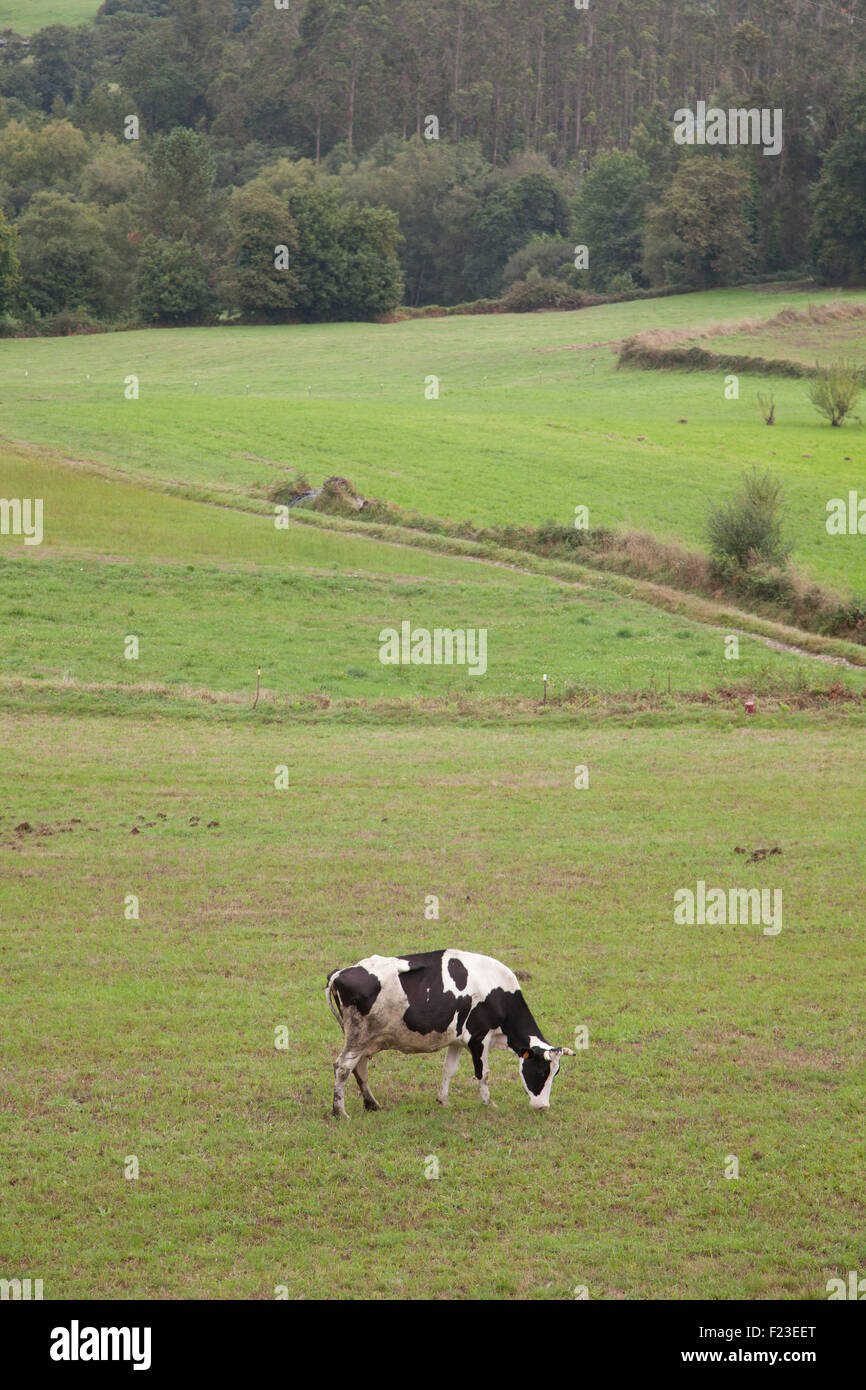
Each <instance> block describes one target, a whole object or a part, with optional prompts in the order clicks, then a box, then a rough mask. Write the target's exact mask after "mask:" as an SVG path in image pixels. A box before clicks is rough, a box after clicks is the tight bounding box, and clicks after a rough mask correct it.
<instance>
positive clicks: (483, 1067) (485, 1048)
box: [469, 1034, 490, 1105]
mask: <svg viewBox="0 0 866 1390" xmlns="http://www.w3.org/2000/svg"><path fill="white" fill-rule="evenodd" d="M489 1050H490V1035H489V1034H488V1035H487V1036H486V1037H484V1038H473V1039H472V1041H471V1043H470V1044H469V1051H470V1052H471V1053H472V1061H473V1062H474V1064H475V1075H476V1077H477V1079H478V1094H479V1096H480V1097H481V1104H482V1105H489V1104H490V1092H489V1090H488V1089H487V1082H488V1079H489V1077H490V1068H489V1066H488V1065H487V1054H488V1052H489Z"/></svg>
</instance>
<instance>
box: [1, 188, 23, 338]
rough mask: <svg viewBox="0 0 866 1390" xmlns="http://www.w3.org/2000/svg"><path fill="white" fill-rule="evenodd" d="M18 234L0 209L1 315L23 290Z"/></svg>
mask: <svg viewBox="0 0 866 1390" xmlns="http://www.w3.org/2000/svg"><path fill="white" fill-rule="evenodd" d="M17 242H18V234H17V232H16V230H15V228H14V227H10V225H9V223H8V222H7V221H6V218H5V217H4V215H3V212H2V209H0V314H5V313H6V312H7V311H8V310H9V309H11V308H12V306H13V305H14V304H15V303H16V301H17V298H18V291H19V289H20V288H21V268H20V266H19V264H18V252H17Z"/></svg>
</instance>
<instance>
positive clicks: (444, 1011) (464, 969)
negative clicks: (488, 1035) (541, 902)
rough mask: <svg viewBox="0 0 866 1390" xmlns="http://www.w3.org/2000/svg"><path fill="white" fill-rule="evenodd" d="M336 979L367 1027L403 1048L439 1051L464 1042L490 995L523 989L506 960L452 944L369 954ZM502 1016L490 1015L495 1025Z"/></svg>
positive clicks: (343, 997) (383, 1040) (345, 999)
mask: <svg viewBox="0 0 866 1390" xmlns="http://www.w3.org/2000/svg"><path fill="white" fill-rule="evenodd" d="M344 981H345V985H344ZM336 983H337V988H338V992H339V995H340V998H341V1000H342V1001H343V1003H344V1005H345V1004H352V1005H353V1006H354V1007H356V1008H357V1009H358V1012H359V1013H360V1014H361V1015H362V1016H363V1018H364V1021H365V1024H366V1028H365V1031H368V1032H369V1034H370V1035H371V1036H372V1035H374V1034H375V1035H376V1036H377V1037H378V1038H379V1040H380V1042H381V1044H382V1045H384V1046H390V1047H396V1048H397V1049H398V1050H400V1051H404V1052H436V1051H438V1050H439V1049H440V1048H442V1047H447V1046H448V1044H449V1043H452V1042H465V1041H466V1040H467V1034H466V1031H465V1026H466V1022H467V1019H469V1018H470V1015H471V1014H472V1012H473V1010H477V1009H481V1011H482V1012H484V1011H485V1010H486V1008H487V1007H488V1006H489V1005H490V1003H491V1002H492V1001H491V996H492V997H493V1000H495V999H497V998H501V997H502V996H503V995H511V994H513V993H514V992H518V993H519V990H520V985H519V983H518V980H517V977H516V975H515V974H514V973H513V971H511V970H509V969H508V967H507V966H505V965H503V964H502V962H501V961H498V960H495V959H494V958H493V957H492V956H483V955H479V954H477V953H475V952H472V951H458V950H453V949H447V950H444V951H423V952H417V953H415V952H412V953H409V954H407V955H404V956H378V955H374V956H366V957H364V959H363V960H360V961H358V963H357V964H356V965H354V966H351V967H349V968H348V969H347V970H343V971H340V972H339V976H338V977H337V981H336ZM498 1021H499V1020H498V1018H496V1019H494V1018H492V1017H491V1019H490V1023H491V1024H492V1026H494V1027H495V1026H497V1025H498Z"/></svg>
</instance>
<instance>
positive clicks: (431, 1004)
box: [325, 951, 574, 1119]
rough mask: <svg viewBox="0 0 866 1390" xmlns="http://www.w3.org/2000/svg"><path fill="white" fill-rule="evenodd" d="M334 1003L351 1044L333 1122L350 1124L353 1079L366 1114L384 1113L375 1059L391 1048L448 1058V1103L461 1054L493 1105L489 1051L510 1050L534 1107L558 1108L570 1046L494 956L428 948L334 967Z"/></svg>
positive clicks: (338, 1069) (443, 1100)
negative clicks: (373, 1079) (551, 1034)
mask: <svg viewBox="0 0 866 1390" xmlns="http://www.w3.org/2000/svg"><path fill="white" fill-rule="evenodd" d="M325 992H326V997H327V1000H328V1004H329V1006H330V1009H331V1012H332V1013H333V1015H334V1017H335V1018H336V1020H337V1022H338V1023H339V1025H340V1027H341V1028H342V1030H343V1034H344V1037H345V1043H344V1046H343V1050H342V1052H341V1053H340V1055H339V1057H338V1058H337V1060H336V1062H335V1063H334V1110H333V1113H334V1116H335V1117H339V1118H342V1119H346V1118H347V1115H346V1104H345V1098H346V1082H347V1080H348V1079H349V1075H350V1073H354V1077H355V1080H356V1081H357V1083H358V1086H359V1087H360V1090H361V1095H362V1097H363V1100H364V1109H365V1110H380V1109H381V1106H380V1105H379V1102H378V1101H377V1100H376V1099H375V1097H374V1095H373V1092H372V1091H371V1090H370V1087H369V1085H368V1084H367V1066H368V1062H369V1059H370V1058H371V1057H372V1056H373V1055H374V1054H375V1053H377V1052H382V1051H383V1050H384V1049H386V1048H396V1049H397V1051H398V1052H439V1051H441V1049H442V1048H443V1047H445V1048H447V1049H448V1051H447V1052H446V1054H445V1069H444V1072H443V1074H442V1085H441V1086H440V1088H439V1094H438V1097H437V1099H438V1100H439V1102H440V1104H442V1105H447V1104H448V1087H449V1085H450V1083H451V1078H452V1077H453V1075H454V1073H455V1072H456V1070H457V1064H458V1062H459V1060H460V1051H461V1048H464V1047H468V1048H469V1051H470V1053H471V1056H472V1061H473V1063H474V1065H475V1075H476V1077H477V1079H478V1093H479V1095H480V1097H481V1101H482V1104H484V1105H487V1104H488V1103H489V1101H490V1091H489V1090H488V1087H487V1081H488V1078H489V1075H490V1073H489V1068H488V1064H487V1057H488V1053H489V1051H490V1049H491V1047H493V1048H503V1049H505V1048H510V1050H511V1051H512V1052H513V1053H515V1055H516V1056H517V1057H519V1058H520V1068H519V1070H520V1079H521V1081H522V1082H523V1085H524V1088H525V1090H526V1093H527V1095H528V1096H529V1104H530V1105H531V1106H532V1109H533V1110H547V1109H549V1107H550V1088H551V1085H552V1082H553V1078H554V1077H555V1076H556V1073H557V1072H558V1071H559V1064H560V1060H561V1059H562V1058H563V1057H573V1056H574V1053H573V1051H572V1050H571V1048H570V1047H551V1045H550V1043H547V1042H545V1041H544V1038H543V1036H542V1032H541V1029H540V1028H539V1026H538V1024H537V1023H536V1022H535V1019H534V1018H533V1017H532V1014H531V1013H530V1011H529V1008H528V1007H527V1004H526V1000H525V999H524V997H523V994H522V992H521V989H520V985H519V983H518V980H517V976H516V975H515V974H514V972H513V971H512V970H509V969H508V966H507V965H503V964H502V963H501V961H498V960H494V959H493V957H492V956H479V955H475V954H474V953H473V952H472V951H424V952H422V953H421V954H419V955H408V956H366V957H365V958H364V959H363V960H359V961H358V963H357V965H350V966H348V967H347V968H346V969H344V970H333V971H332V972H331V974H330V975H329V976H328V983H327V987H326V991H325Z"/></svg>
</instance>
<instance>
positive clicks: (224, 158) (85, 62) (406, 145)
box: [0, 0, 866, 333]
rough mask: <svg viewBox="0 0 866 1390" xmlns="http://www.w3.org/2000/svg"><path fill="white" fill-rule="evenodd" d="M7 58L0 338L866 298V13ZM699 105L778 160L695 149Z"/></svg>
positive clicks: (462, 9)
mask: <svg viewBox="0 0 866 1390" xmlns="http://www.w3.org/2000/svg"><path fill="white" fill-rule="evenodd" d="M0 40H2V46H0V316H2V317H0V331H3V332H4V333H18V332H68V331H74V330H75V329H81V328H87V327H88V326H101V325H104V326H110V325H116V326H128V325H132V324H143V323H152V322H161V323H206V322H215V321H218V320H220V319H237V318H238V317H242V318H250V319H254V320H258V321H266V320H271V321H273V320H276V321H281V320H282V321H285V320H290V321H292V320H329V319H369V318H377V317H381V316H383V315H387V314H390V313H392V312H394V311H396V310H399V309H400V306H408V308H409V309H415V310H418V309H421V308H423V307H424V306H435V305H439V306H456V305H464V304H465V305H472V306H474V307H475V308H477V309H479V310H482V309H486V308H496V307H506V308H512V309H532V308H539V307H579V306H580V305H581V304H583V303H587V302H593V299H594V297H597V296H599V295H612V296H617V297H622V296H629V295H632V294H640V293H648V292H659V291H671V290H677V289H680V288H697V289H706V288H711V287H714V286H716V285H725V284H736V283H744V282H749V281H750V280H751V281H753V280H756V279H765V280H766V279H790V280H796V279H804V278H815V279H820V280H822V281H824V282H825V283H830V284H857V283H861V282H862V281H863V279H864V278H866V85H864V83H863V79H862V76H860V77H859V78H858V76H857V74H858V72H859V73H861V74H862V70H863V55H864V46H866V9H864V6H863V5H862V4H861V3H860V0H858V3H856V4H855V3H853V0H852V3H849V5H848V6H847V7H843V6H841V5H830V4H824V3H820V2H819V0H764V3H762V4H757V3H751V2H750V0H719V2H718V3H712V2H711V0H669V2H668V3H664V4H659V3H650V0H608V2H607V3H601V0H586V3H585V4H584V3H581V4H579V5H578V4H575V3H574V0H439V3H436V4H434V5H427V4H422V3H420V0H307V3H306V4H304V3H302V2H301V0H292V3H291V4H289V3H288V0H285V3H284V0H105V2H104V3H103V4H102V5H101V7H100V9H99V10H98V12H97V14H96V17H95V20H94V22H92V23H89V24H82V25H79V26H77V27H74V28H73V27H66V26H64V25H62V24H52V25H49V26H48V27H46V28H43V29H42V30H39V31H38V32H36V33H35V34H34V35H33V36H32V37H31V39H30V40H29V41H28V40H24V39H23V37H22V36H20V35H17V34H15V33H14V32H13V31H11V30H6V31H5V32H4V33H3V34H2V35H0ZM699 104H703V105H704V107H710V108H720V109H721V110H722V111H727V110H729V109H731V110H733V109H740V110H743V111H746V110H751V111H754V112H755V113H759V112H764V113H766V112H778V113H779V120H780V130H779V139H778V148H777V149H774V150H773V151H767V152H765V151H764V150H763V149H762V148H761V147H760V146H759V145H756V144H739V145H737V144H730V143H716V144H712V143H706V144H701V143H697V144H683V143H682V142H681V141H679V140H678V139H677V138H675V137H676V135H677V125H676V122H677V120H678V119H680V120H681V119H682V112H683V111H691V110H693V109H695V108H697V107H698V106H699ZM677 113H680V115H679V116H678V114H677ZM768 155H769V157H767V156H768Z"/></svg>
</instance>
